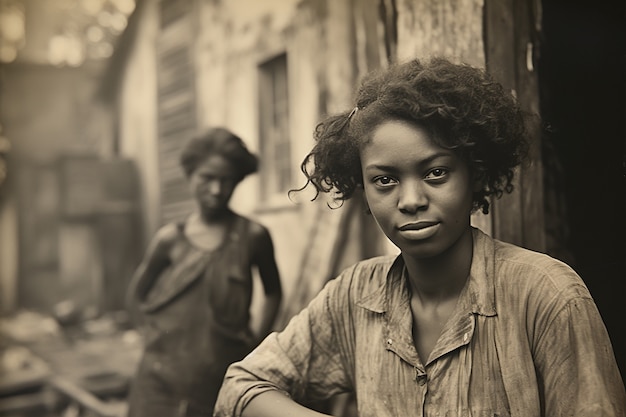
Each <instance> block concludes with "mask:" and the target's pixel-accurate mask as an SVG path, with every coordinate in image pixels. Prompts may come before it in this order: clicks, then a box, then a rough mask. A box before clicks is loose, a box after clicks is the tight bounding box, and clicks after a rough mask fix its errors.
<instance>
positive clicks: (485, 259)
mask: <svg viewBox="0 0 626 417" xmlns="http://www.w3.org/2000/svg"><path fill="white" fill-rule="evenodd" d="M472 238H473V242H474V246H473V254H472V266H471V268H470V277H469V282H468V283H467V288H466V291H465V294H464V295H462V296H461V298H460V299H459V303H463V304H464V306H463V307H465V308H467V309H469V310H471V312H472V313H476V314H480V315H483V316H495V315H496V314H497V312H496V303H495V288H494V285H495V281H494V271H495V264H494V260H495V253H494V252H495V245H494V242H493V239H491V238H490V237H489V236H487V235H486V234H485V233H483V232H482V231H481V230H479V229H476V228H472ZM403 270H404V260H403V259H402V256H400V255H398V256H397V257H396V259H395V261H394V262H393V264H392V265H391V267H390V268H389V272H388V273H387V276H386V279H385V280H383V282H382V283H381V285H380V286H379V287H378V288H376V289H374V290H373V291H371V292H369V293H366V294H364V295H363V297H362V298H361V299H360V300H358V301H357V305H359V306H361V307H363V308H365V309H367V310H370V311H373V312H375V313H385V312H387V311H388V310H389V294H390V293H389V292H391V291H393V292H397V291H403V289H404V285H405V283H404V274H403Z"/></svg>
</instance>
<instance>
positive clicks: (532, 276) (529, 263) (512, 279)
mask: <svg viewBox="0 0 626 417" xmlns="http://www.w3.org/2000/svg"><path fill="white" fill-rule="evenodd" d="M494 246H495V251H494V253H495V256H494V263H495V269H496V274H495V275H496V277H498V279H499V285H504V286H514V287H515V288H516V290H517V291H522V290H524V289H527V290H528V291H532V292H534V293H537V294H539V293H540V294H543V295H544V296H546V297H552V296H555V295H557V294H560V295H561V296H563V297H566V298H570V297H581V296H582V297H588V296H589V292H588V289H587V287H586V285H585V283H584V281H583V280H582V278H581V277H580V276H579V275H578V273H576V271H575V270H574V269H573V268H572V267H571V266H570V265H568V264H566V263H565V262H562V261H560V260H558V259H556V258H553V257H552V256H550V255H548V254H545V253H541V252H537V251H533V250H530V249H526V248H523V247H520V246H517V245H513V244H510V243H506V242H501V241H497V240H495V245H494Z"/></svg>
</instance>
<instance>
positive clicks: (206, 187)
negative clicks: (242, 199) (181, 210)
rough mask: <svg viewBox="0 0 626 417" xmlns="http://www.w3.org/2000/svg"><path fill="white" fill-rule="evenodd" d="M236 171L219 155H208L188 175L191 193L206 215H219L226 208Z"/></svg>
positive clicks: (233, 186) (236, 180) (234, 183)
mask: <svg viewBox="0 0 626 417" xmlns="http://www.w3.org/2000/svg"><path fill="white" fill-rule="evenodd" d="M238 178H239V177H238V171H237V169H236V168H235V167H234V166H233V164H232V163H231V162H230V161H229V160H228V159H226V158H224V157H223V156H221V155H218V154H213V155H209V156H207V157H206V159H204V161H202V162H201V163H200V164H199V165H198V166H197V167H196V169H195V170H194V171H193V172H192V173H191V175H190V176H189V186H190V188H191V193H192V195H193V196H194V198H195V199H196V202H197V204H198V207H199V208H200V210H201V211H202V213H204V214H206V215H219V214H221V213H222V212H224V211H225V210H226V209H227V208H228V202H229V201H230V198H231V196H232V195H233V191H235V187H236V186H237V183H238Z"/></svg>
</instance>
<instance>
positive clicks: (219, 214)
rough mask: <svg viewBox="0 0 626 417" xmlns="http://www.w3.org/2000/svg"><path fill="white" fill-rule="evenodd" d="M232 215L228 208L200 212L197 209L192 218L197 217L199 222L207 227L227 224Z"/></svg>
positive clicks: (200, 210)
mask: <svg viewBox="0 0 626 417" xmlns="http://www.w3.org/2000/svg"><path fill="white" fill-rule="evenodd" d="M232 215H233V212H232V211H231V210H230V209H229V208H224V209H222V210H219V211H215V210H211V211H208V210H202V209H201V208H199V209H198V210H196V211H195V212H194V213H193V216H197V217H198V219H199V220H201V221H202V222H203V223H205V224H207V225H219V224H222V223H225V222H227V221H228V220H229V219H230V218H231V217H232Z"/></svg>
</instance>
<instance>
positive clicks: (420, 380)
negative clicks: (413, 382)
mask: <svg viewBox="0 0 626 417" xmlns="http://www.w3.org/2000/svg"><path fill="white" fill-rule="evenodd" d="M417 383H418V384H420V385H422V386H423V385H425V384H426V375H420V376H419V378H417Z"/></svg>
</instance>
